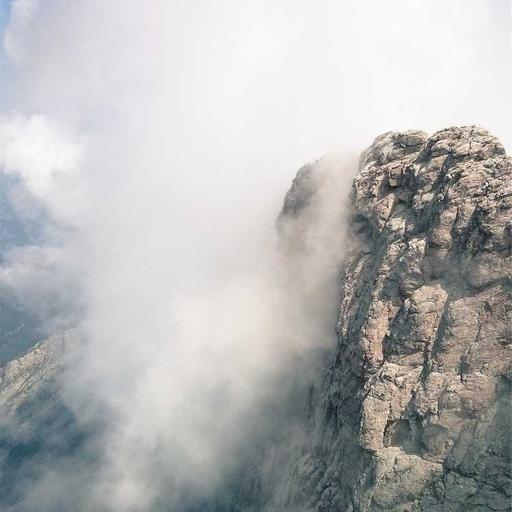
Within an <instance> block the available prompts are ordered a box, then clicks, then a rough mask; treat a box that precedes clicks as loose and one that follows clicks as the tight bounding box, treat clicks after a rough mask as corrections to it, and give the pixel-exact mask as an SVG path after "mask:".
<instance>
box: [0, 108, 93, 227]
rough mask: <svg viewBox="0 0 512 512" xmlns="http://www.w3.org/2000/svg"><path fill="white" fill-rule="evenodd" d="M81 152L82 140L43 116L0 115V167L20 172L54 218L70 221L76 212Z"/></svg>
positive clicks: (30, 191) (23, 179)
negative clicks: (75, 138) (78, 139)
mask: <svg viewBox="0 0 512 512" xmlns="http://www.w3.org/2000/svg"><path fill="white" fill-rule="evenodd" d="M81 152H82V146H81V143H80V142H78V141H77V140H74V139H73V137H72V136H71V135H70V134H69V133H67V131H66V129H65V128H64V127H62V126H59V124H58V123H56V122H55V121H53V120H51V119H48V118H47V117H45V116H42V115H32V116H30V117H28V116H25V115H23V114H11V115H4V116H0V169H1V170H2V171H3V172H4V173H7V174H12V175H16V176H19V177H20V178H21V179H22V182H23V184H24V185H25V187H26V188H27V190H28V192H29V193H30V194H31V195H32V196H33V197H34V198H36V199H37V200H39V201H41V202H42V203H43V204H44V206H45V207H46V208H47V209H48V210H49V212H50V213H51V214H53V215H54V216H55V218H56V220H64V221H65V222H71V220H72V219H76V218H77V215H78V214H79V210H80V200H81V194H82V192H83V191H82V189H81V187H80V184H79V181H78V167H79V161H80V156H81Z"/></svg>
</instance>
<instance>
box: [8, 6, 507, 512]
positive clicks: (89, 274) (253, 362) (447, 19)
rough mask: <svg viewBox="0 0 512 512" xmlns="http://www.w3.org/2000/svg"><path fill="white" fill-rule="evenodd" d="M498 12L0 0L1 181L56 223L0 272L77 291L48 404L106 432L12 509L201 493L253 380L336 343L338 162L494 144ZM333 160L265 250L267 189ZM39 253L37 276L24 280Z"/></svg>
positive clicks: (240, 424) (502, 90) (254, 404)
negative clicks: (423, 135) (42, 502)
mask: <svg viewBox="0 0 512 512" xmlns="http://www.w3.org/2000/svg"><path fill="white" fill-rule="evenodd" d="M507 13H508V3H507V2H502V1H501V0H497V1H496V0H495V1H492V2H491V1H484V2H478V3H474V4H472V5H471V7H470V8H469V7H468V5H467V1H466V0H464V1H454V2H451V3H450V6H447V5H446V3H445V2H440V1H434V2H432V1H428V2H427V1H426V0H424V1H423V0H414V1H410V0H407V1H404V0H396V1H395V2H393V9H391V8H390V4H389V3H388V2H361V1H357V2H356V1H347V2H342V3H340V2H335V1H321V2H314V3H312V2H306V1H298V2H297V1H296V0H293V1H291V0H284V1H282V2H278V3H277V4H276V3H273V4H270V3H240V2H238V1H235V0H223V1H221V2H206V1H200V0H194V1H192V2H190V1H180V0H176V1H172V2H167V1H166V2H164V1H161V2H160V1H155V2H150V3H146V4H144V5H142V4H141V2H136V1H135V0H133V1H132V0H111V1H109V2H104V1H102V0H90V1H88V2H82V1H79V0H76V1H75V0H71V1H70V0H55V1H52V2H49V3H46V2H44V3H43V2H42V3H40V4H39V3H37V2H27V1H26V0H24V1H23V0H17V1H15V2H14V3H13V6H12V9H11V14H10V22H9V25H8V26H7V28H6V29H5V32H4V41H5V44H4V46H5V52H6V56H7V57H8V59H10V60H9V61H8V62H7V63H6V65H5V74H4V75H5V76H4V78H3V83H2V87H3V89H4V91H5V94H4V95H3V97H4V105H5V112H4V113H3V114H2V117H1V119H0V165H1V166H2V167H3V169H4V172H6V173H9V174H12V175H15V176H18V177H19V178H20V180H22V182H23V183H24V184H25V185H24V186H25V188H26V190H27V191H28V192H27V193H28V194H29V195H30V196H31V197H32V198H34V199H35V200H37V201H38V202H39V203H40V204H41V205H43V206H44V208H45V209H47V210H48V212H49V214H50V215H51V217H52V219H53V223H56V224H59V226H60V228H59V229H58V230H57V231H58V234H57V235H56V234H55V231H54V230H53V229H49V230H47V233H46V235H47V237H48V238H47V239H45V240H43V244H42V245H43V248H39V249H36V248H30V249H29V248H27V249H25V250H23V251H20V252H13V253H12V259H11V264H12V267H11V268H9V269H8V270H4V274H3V275H4V278H5V279H8V280H11V282H12V283H13V286H14V285H15V283H25V282H27V281H28V282H35V283H37V282H39V283H40V284H41V286H42V287H43V288H44V286H45V283H47V282H48V281H50V280H51V281H52V282H54V283H56V284H57V285H58V287H59V288H61V289H62V290H63V292H64V293H63V296H64V297H66V296H67V292H68V290H74V289H75V287H78V288H79V289H80V296H81V300H83V301H84V302H85V308H84V309H83V310H81V311H80V313H81V314H82V317H81V323H80V331H81V334H82V338H83V342H82V343H81V344H80V345H79V347H78V348H77V349H76V352H73V354H72V355H71V356H70V358H69V360H70V362H69V367H68V371H67V372H66V373H65V375H64V377H63V381H62V390H61V392H62V393H63V395H64V397H65V400H66V403H67V404H68V406H69V407H71V408H72V409H73V411H74V412H75V414H76V416H77V419H78V421H79V422H80V423H81V424H94V425H96V424H98V423H100V424H102V425H103V426H102V428H101V432H100V433H99V434H98V437H97V438H96V439H95V442H96V443H97V444H98V445H99V446H100V449H99V450H98V453H99V454H100V456H98V453H96V458H93V461H94V462H93V463H92V465H91V466H87V465H78V466H76V472H75V473H73V470H70V469H69V467H68V466H66V470H65V471H62V472H59V471H58V468H59V464H58V463H57V462H56V461H53V464H52V472H51V473H52V478H51V479H50V480H51V481H52V482H53V483H52V484H51V486H50V484H48V483H47V481H46V482H45V481H44V480H41V482H40V485H39V487H38V486H37V485H36V484H34V483H31V487H30V489H29V490H28V491H27V492H28V493H29V494H30V496H43V495H44V496H47V497H50V498H51V500H50V502H49V504H48V506H47V509H48V510H52V507H53V509H54V508H55V507H56V502H58V501H59V499H62V500H64V499H65V497H64V496H63V494H59V492H58V489H55V487H58V486H55V485H54V483H55V481H59V479H62V481H63V482H69V483H70V484H71V483H74V485H73V489H76V488H77V487H80V485H78V484H77V482H79V481H82V479H85V480H86V481H88V482H89V486H88V503H89V505H88V506H89V508H90V509H107V510H108V509H110V510H114V511H116V512H117V511H125V510H126V511H129V510H134V511H135V510H147V509H148V508H150V507H151V506H152V505H153V504H155V503H158V502H159V501H162V500H164V501H166V502H167V503H168V504H171V505H169V507H170V508H172V506H173V505H176V504H177V503H180V500H182V499H184V498H183V496H184V495H186V494H190V493H192V494H193V495H194V494H195V495H207V494H208V493H209V492H210V491H211V490H212V489H214V488H215V487H216V486H217V485H218V484H219V483H220V481H221V480H222V477H223V475H224V472H225V471H228V470H229V469H230V468H232V467H233V465H236V462H238V459H237V451H238V448H239V447H240V446H241V445H250V443H251V436H252V433H253V432H254V429H258V428H260V427H261V426H262V424H263V423H265V421H266V418H265V417H264V416H261V417H259V412H260V411H262V405H261V404H262V403H265V402H266V401H267V400H269V397H272V396H273V395H274V393H275V388H274V387H273V385H274V383H275V382H277V381H279V379H280V378H281V376H282V374H284V373H286V371H288V370H289V368H290V367H292V368H293V366H294V365H295V364H296V361H297V359H301V358H303V359H304V358H305V359H307V358H308V357H309V354H310V353H311V351H314V349H315V348H318V347H325V346H329V344H330V343H332V342H333V339H332V337H333V328H334V325H333V322H334V319H335V316H336V306H337V295H336V294H337V278H336V272H337V268H338V265H339V262H340V259H341V258H342V254H343V234H344V210H343V208H344V206H343V205H344V202H343V198H344V197H346V196H348V193H349V188H350V184H349V182H350V177H351V175H352V174H353V173H354V172H355V164H354V162H353V159H352V158H347V157H346V155H347V154H353V153H357V152H358V151H360V150H361V149H362V148H363V147H364V146H365V145H367V144H368V143H369V142H370V141H371V139H372V138H373V137H374V136H375V135H377V134H378V133H379V132H382V131H387V130H390V129H408V128H422V129H425V130H430V131H432V130H434V129H437V128H442V127H444V126H446V125H451V124H465V123H479V124H483V125H485V126H487V127H488V128H490V129H491V130H493V131H494V132H496V133H497V134H498V135H499V136H501V137H502V138H503V139H504V141H505V142H506V143H507V144H510V119H509V115H508V110H509V109H510V97H509V91H510V85H511V83H510V82H511V74H510V73H511V70H510V64H509V57H510V53H509V52H510V50H509V49H508V48H509V47H508V46H507V45H508V38H509V29H510V20H509V17H508V14H507ZM481 35H485V37H481ZM505 107H506V108H505ZM11 112H19V114H12V113H11ZM332 152H338V154H336V155H332V156H329V157H328V158H326V159H323V160H321V161H319V162H318V163H317V166H316V169H317V171H316V172H317V173H318V176H319V180H320V181H319V187H320V188H319V193H318V195H317V197H316V199H315V200H314V201H313V203H312V205H311V207H310V209H308V210H307V212H306V213H305V216H304V217H302V218H301V219H300V220H298V221H297V222H296V223H295V222H293V221H290V223H289V224H288V227H287V228H285V232H286V233H287V236H290V237H291V239H289V240H288V243H291V244H292V246H293V248H294V249H293V250H290V248H289V247H288V250H284V251H283V248H282V247H281V248H279V243H278V241H277V240H276V234H275V217H276V215H277V213H278V212H279V209H280V207H281V203H282V197H283V194H284V192H285V191H286V190H287V188H288V186H289V183H290V181H291V179H292V177H293V175H294V174H295V172H296V170H297V169H298V168H299V167H301V166H302V165H303V164H304V163H305V162H308V161H312V160H314V159H315V158H317V157H319V156H321V155H323V154H326V153H332ZM340 154H341V155H342V156H340ZM321 176H325V178H321ZM20 197H21V196H20ZM22 203H23V201H22V200H21V199H20V201H19V202H18V206H19V207H20V208H22V207H23V204H22ZM66 226H67V228H66V229H64V227H66ZM294 233H301V238H300V241H298V240H297V238H296V235H295V234H294ZM48 247H50V248H51V249H48ZM40 260H42V261H48V262H49V265H50V266H51V267H52V269H53V270H52V272H53V273H52V276H53V277H49V276H48V274H46V271H43V272H42V273H41V274H39V275H40V277H39V278H37V277H32V275H33V274H32V273H31V272H32V270H31V269H32V268H34V265H35V266H37V264H38V262H39V261H40ZM16 286H18V287H19V288H20V289H21V290H25V289H27V290H28V289H29V287H27V288H24V286H25V285H24V284H23V285H22V284H16ZM68 287H69V288H68ZM70 293H71V292H70ZM25 295H28V294H25ZM36 296H37V295H36ZM91 481H92V482H94V485H93V484H91V483H90V482H91ZM45 485H48V486H50V487H51V490H50V488H47V487H45ZM62 489H64V490H65V489H67V487H66V486H65V485H63V486H62ZM164 498H165V499H164ZM67 499H69V496H68V497H67ZM52 500H53V501H52ZM35 502H37V500H35ZM35 502H34V503H35ZM63 502H64V501H63ZM63 502H61V504H62V503H63ZM27 506H28V505H27ZM34 507H36V505H34ZM86 507H87V506H85V508H86ZM175 508H176V506H175Z"/></svg>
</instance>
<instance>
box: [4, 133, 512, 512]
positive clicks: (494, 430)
mask: <svg viewBox="0 0 512 512" xmlns="http://www.w3.org/2000/svg"><path fill="white" fill-rule="evenodd" d="M315 172H316V166H315V165H310V166H306V167H305V168H303V169H302V170H301V171H300V172H299V174H298V175H297V178H296V179H295V181H294V183H293V185H292V188H291V190H290V191H289V192H288V194H287V196H286V199H285V204H284V208H283V212H282V215H281V218H282V219H285V218H287V217H290V218H291V217H293V218H294V219H296V218H298V217H300V216H301V215H302V214H303V212H304V211H306V210H307V208H308V205H309V204H310V203H311V201H312V198H314V196H315V193H316V186H317V183H318V180H316V179H315ZM333 186H334V185H333ZM350 215H351V219H350V222H349V226H350V229H349V234H348V242H347V245H348V251H347V254H346V258H345V262H344V265H343V269H342V272H341V279H340V305H339V315H338V322H337V326H336V332H337V337H338V344H337V348H336V350H335V352H334V353H331V354H328V358H327V359H328V362H327V363H326V365H325V367H324V369H323V370H322V371H321V372H320V375H319V376H318V378H317V379H316V380H315V382H314V383H313V384H311V386H310V387H309V392H308V393H306V394H307V396H304V397H303V399H302V403H303V404H304V407H302V408H300V407H299V409H300V410H301V411H303V413H302V419H301V421H302V429H301V430H302V434H301V435H296V436H294V439H293V440H290V439H287V438H286V437H287V432H288V431H287V430H286V428H283V429H282V430H281V431H280V432H278V433H276V435H275V436H274V437H273V439H272V440H271V441H268V440H267V441H266V440H265V439H263V440H259V441H258V443H257V450H256V451H257V452H258V454H257V455H256V456H255V455H254V453H253V452H254V450H253V452H252V453H250V454H249V455H248V458H249V459H250V462H249V463H247V464H246V468H245V469H243V470H240V471H239V472H237V475H236V479H235V480H233V481H232V482H230V483H229V484H228V486H227V488H228V490H227V491H226V490H225V489H224V490H223V496H221V497H220V498H218V499H217V498H216V499H215V500H211V501H210V502H209V503H207V504H205V505H202V506H201V507H199V508H198V509H197V510H201V511H202V512H204V511H206V510H211V511H220V510H224V511H227V510H229V511H235V510H237V511H242V510H243V511H248V510H251V511H262V510H267V511H273V512H282V511H294V512H300V511H304V512H305V511H308V512H356V511H357V512H368V511H396V512H413V511H418V512H419V511H433V512H435V511H439V512H441V511H446V512H448V511H450V512H451V511H454V512H455V511H457V512H463V511H481V512H484V511H505V510H512V504H511V496H512V483H511V437H512V432H511V427H512V394H511V379H512V371H511V367H512V365H511V362H512V318H511V316H512V300H511V299H512V282H511V277H512V267H511V261H512V260H511V253H512V163H511V160H510V159H509V158H508V157H507V156H506V154H505V151H504V149H503V147H502V146H501V144H500V143H499V142H498V141H497V140H496V139H495V138H494V137H492V136H491V135H490V134H489V133H488V132H486V131H485V130H482V129H480V128H477V127H462V128H450V129H447V130H443V131H440V132H438V133H436V134H434V135H432V136H430V137H429V136H428V135H427V134H425V133H423V132H419V131H411V132H405V133H386V134H384V135H382V136H380V137H378V138H377V139H376V140H375V141H374V143H373V144H372V145H371V146H370V147H369V148H368V149H367V150H366V151H365V152H364V153H363V155H362V157H361V161H360V169H359V174H358V176H357V177H356V179H355V181H354V184H353V190H352V206H351V214H350ZM340 229H341V226H340ZM61 345H62V343H61V342H60V341H59V340H58V339H56V340H54V341H52V342H49V343H45V344H42V345H39V346H37V347H36V348H35V349H34V351H33V352H30V353H29V354H28V355H26V356H24V357H22V358H20V359H18V360H16V361H14V362H11V363H9V364H8V365H7V366H4V367H3V369H1V370H0V375H1V381H0V401H1V402H2V408H3V411H4V412H3V413H4V415H5V416H4V417H7V416H8V415H12V414H16V415H18V416H19V415H20V414H21V415H22V417H23V418H25V419H24V420H23V421H24V424H27V422H28V424H29V425H33V420H30V418H29V419H27V413H25V416H23V411H24V410H25V411H29V416H33V414H34V412H33V411H34V410H37V403H38V401H37V400H38V399H37V397H38V396H39V395H38V393H40V392H41V390H42V389H47V388H48V385H47V384H44V383H48V382H51V380H52V375H53V374H54V372H55V369H56V368H58V363H57V362H56V358H55V354H56V351H58V350H59V347H60V346H61ZM57 359H58V358H57ZM42 383H43V384H42ZM45 400H46V402H44V401H43V402H44V403H48V399H47V398H46V399H45ZM43 402H41V403H43ZM27 403H30V404H31V406H30V407H27ZM50 403H51V399H50ZM13 411H14V412H13ZM66 414H67V413H66V411H65V409H62V410H61V409H58V410H57V411H55V410H53V409H52V412H51V414H50V417H51V418H54V419H55V418H57V419H58V421H57V424H61V423H62V418H63V417H66ZM43 417H44V421H43V422H42V423H41V422H39V423H38V425H39V426H38V428H37V429H34V428H33V427H31V428H30V429H29V430H30V432H31V435H30V436H29V439H31V440H33V439H34V438H35V437H37V436H41V435H42V436H43V438H48V432H49V431H52V429H53V431H55V432H59V429H58V428H57V427H54V426H52V425H53V424H52V423H50V427H48V425H49V423H48V417H49V416H48V415H47V414H46V415H44V416H43ZM59 418H60V419H59ZM59 422H60V423H59ZM54 423H55V422H54ZM296 423H297V424H298V423H300V421H297V422H296ZM297 424H296V425H295V429H296V430H297V428H296V427H297ZM41 429H43V430H44V429H46V432H45V433H43V434H41V432H42V430H41ZM8 432H12V431H8ZM66 432H69V429H66ZM9 435H11V434H9ZM1 441H2V444H1V446H0V447H1V448H3V449H4V452H6V453H7V454H8V457H10V456H11V455H12V453H14V454H15V455H14V459H13V460H14V462H12V461H11V466H9V467H12V464H14V466H16V461H17V460H18V459H19V447H20V446H22V447H23V446H25V445H23V442H25V443H26V441H23V439H22V440H21V441H20V440H19V439H18V440H16V439H15V440H12V439H9V438H8V437H6V434H3V438H2V440H1ZM9 443H10V444H9ZM16 443H17V444H16ZM20 443H21V444H20ZM72 444H73V442H70V446H71V445H72ZM265 444H266V445H265ZM31 446H32V445H31ZM13 447H14V448H13ZM40 449H41V448H40V447H39V448H37V450H40ZM44 449H46V450H49V449H51V447H50V448H48V447H46V448H44ZM16 450H18V452H16ZM37 450H36V451H37ZM29 452H30V454H29V456H30V457H31V456H33V453H34V449H32V451H30V450H29ZM23 453H25V452H23ZM17 454H18V455H17ZM23 456H24V457H25V458H26V457H27V455H26V453H25V454H24V455H23ZM8 457H7V458H8ZM4 460H5V456H4ZM8 460H10V459H9V458H8ZM25 460H26V459H25ZM29 460H30V459H29ZM4 467H5V466H4ZM269 468H270V469H269ZM3 485H12V481H11V480H9V479H7V483H6V482H4V483H3ZM221 494H222V493H221ZM13 499H14V498H13ZM16 510H18V509H16Z"/></svg>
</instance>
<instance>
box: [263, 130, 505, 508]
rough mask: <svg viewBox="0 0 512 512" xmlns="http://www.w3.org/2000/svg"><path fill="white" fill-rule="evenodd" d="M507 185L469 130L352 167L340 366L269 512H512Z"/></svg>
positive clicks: (394, 136)
mask: <svg viewBox="0 0 512 512" xmlns="http://www.w3.org/2000/svg"><path fill="white" fill-rule="evenodd" d="M511 177H512V165H511V161H510V159H509V158H508V157H507V156H506V154H505V151H504V149H503V147H502V146H501V144H500V143H499V142H498V141H497V140H496V139H495V138H494V137H492V136H491V135H489V134H488V133H487V132H486V131H485V130H482V129H480V128H477V127H463V128H450V129H447V130H443V131H440V132H438V133H436V134H434V135H433V136H431V137H428V136H427V135H426V134H425V133H423V132H417V131H415V132H406V133H386V134H384V135H382V136H380V137H378V138H377V139H376V140H375V141H374V143H373V144H372V146H370V148H369V149H368V150H367V151H366V152H365V153H364V154H363V155H362V159H361V164H360V172H359V175H358V176H357V178H356V179H355V182H354V186H353V218H352V222H351V239H350V243H349V246H350V250H349V253H348V255H347V258H346V262H345V268H344V276H343V280H342V290H341V291H342V297H341V304H340V313H339V320H338V324H337V333H338V340H339V342H338V348H337V352H336V354H335V358H334V361H333V364H332V366H331V367H330V368H329V369H328V371H327V372H326V376H325V379H324V381H323V382H322V383H321V384H320V385H317V386H316V387H315V388H314V389H312V397H310V399H309V403H310V404H312V406H311V410H310V417H311V420H310V423H309V426H308V434H307V437H306V438H307V441H306V442H305V444H304V446H303V447H302V450H301V451H302V455H301V457H300V460H299V461H298V462H297V463H296V464H295V467H294V469H293V474H292V475H291V477H290V478H291V482H290V483H289V484H288V485H287V491H286V492H285V493H284V495H281V496H277V497H276V498H274V505H272V506H271V507H270V509H288V510H311V511H313V510H314V511H322V512H335V511H336V512H340V511H347V512H348V511H370V510H371V511H384V510H393V511H419V510H425V511H427V510H428V511H470V510H475V511H476V510H479V511H484V510H512V506H511V500H510V497H511V493H512V486H511V480H510V473H511V425H512V422H511V397H512V395H511V355H512V351H511V348H512V345H511V343H512V339H511V332H512V323H511V320H512V319H511V311H512V302H511V297H512V295H511V281H510V278H511V268H512V267H511V235H512V232H511V227H512V209H511V208H512V182H511ZM309 193H310V192H307V193H306V195H307V194H309ZM299 195H300V194H299V193H298V192H297V191H295V192H294V193H293V194H289V196H292V197H297V196H299ZM286 208H287V205H286V203H285V210H286ZM296 210H297V208H296V206H295V207H294V211H296Z"/></svg>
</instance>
